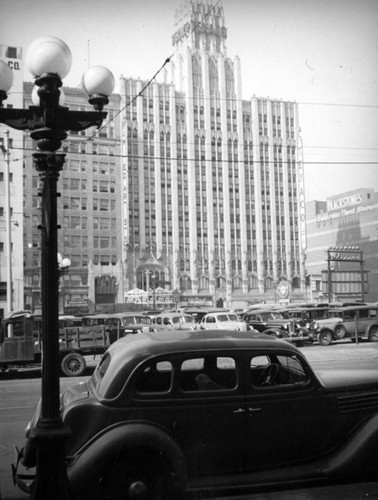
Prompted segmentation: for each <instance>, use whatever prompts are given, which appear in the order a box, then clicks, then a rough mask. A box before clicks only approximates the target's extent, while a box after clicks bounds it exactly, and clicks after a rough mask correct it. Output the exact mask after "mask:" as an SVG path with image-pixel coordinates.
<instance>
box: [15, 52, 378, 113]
mask: <svg viewBox="0 0 378 500" xmlns="http://www.w3.org/2000/svg"><path fill="white" fill-rule="evenodd" d="M177 50H178V48H177V49H176V51H177ZM176 51H175V52H176ZM175 52H173V53H172V55H171V56H170V57H168V58H167V59H166V61H165V62H164V64H163V66H162V67H161V68H160V69H159V70H158V71H157V72H156V73H155V75H154V76H153V77H152V78H151V79H150V80H148V81H147V82H150V83H151V81H153V80H154V78H156V76H157V75H158V74H159V73H160V71H162V69H163V67H164V65H165V64H167V63H168V62H169V60H170V59H172V57H173V55H174V54H175ZM124 80H134V81H138V82H141V81H142V80H140V79H139V78H133V77H124ZM147 87H148V84H147V83H146V85H145V87H143V91H144V90H146V88H147ZM63 88H64V87H63ZM74 90H77V89H74ZM141 92H142V91H141ZM12 94H14V95H16V94H19V95H24V92H16V91H14V92H12V91H10V92H8V96H10V95H12ZM137 97H141V95H140V93H138V94H135V95H134V96H130V101H129V102H128V103H127V105H126V106H125V107H124V108H123V109H122V111H123V110H124V109H125V108H126V107H127V106H129V105H130V104H131V103H132V102H134V100H135V99H136V98H137ZM256 98H257V99H259V100H262V101H271V102H278V103H280V102H282V103H283V104H285V103H294V104H298V105H303V106H333V107H346V108H371V109H378V104H357V103H351V102H349V103H348V102H340V103H337V102H317V101H297V100H295V99H281V98H277V99H272V98H268V97H266V96H257V97H256ZM251 99H252V98H251V97H249V98H238V97H216V98H214V97H204V96H201V97H200V98H199V97H189V96H185V100H186V101H187V100H192V101H198V100H199V101H214V100H216V101H219V102H235V103H238V102H245V101H249V100H251ZM164 100H173V101H175V102H176V97H174V96H173V97H171V96H170V95H168V96H165V97H164ZM118 114H119V113H118V112H117V115H118ZM117 115H114V116H117ZM109 121H111V120H109Z"/></svg>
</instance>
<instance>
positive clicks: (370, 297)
mask: <svg viewBox="0 0 378 500" xmlns="http://www.w3.org/2000/svg"><path fill="white" fill-rule="evenodd" d="M306 217H307V241H308V249H307V260H306V270H307V272H308V274H309V276H310V277H311V289H312V297H313V298H314V299H315V300H319V299H322V298H324V299H325V300H328V297H327V295H326V290H327V287H326V283H324V281H326V280H327V274H328V263H327V254H328V251H329V249H330V248H331V249H338V250H339V253H341V254H342V255H344V252H346V254H345V257H346V259H345V261H343V260H341V261H337V262H332V272H334V273H338V274H339V275H340V286H339V290H340V293H339V295H338V292H337V290H334V293H335V297H332V298H333V299H336V300H340V301H342V300H343V299H346V298H349V299H351V298H352V299H353V298H354V299H358V300H361V299H362V298H363V299H364V300H365V301H369V302H377V301H378V222H377V221H378V193H377V192H375V191H374V190H373V189H370V188H359V189H355V190H353V191H349V192H346V193H340V194H339V195H337V196H332V197H330V198H327V199H326V200H325V201H311V202H308V203H307V204H306ZM357 248H358V250H359V251H360V252H362V256H363V270H364V273H365V274H366V277H365V278H364V281H365V280H366V283H364V284H363V289H362V291H363V294H364V297H362V295H361V293H360V288H361V283H358V285H359V286H358V287H357V288H356V290H355V291H353V281H354V280H353V279H352V275H351V274H350V273H351V272H353V274H356V276H357V278H356V279H357V282H358V281H361V278H359V277H358V276H359V275H361V273H360V267H359V264H358V263H357V262H351V261H350V259H349V258H348V249H357ZM351 253H352V254H353V252H351ZM346 271H348V273H347V272H346ZM341 280H342V281H343V283H341ZM341 285H343V286H341Z"/></svg>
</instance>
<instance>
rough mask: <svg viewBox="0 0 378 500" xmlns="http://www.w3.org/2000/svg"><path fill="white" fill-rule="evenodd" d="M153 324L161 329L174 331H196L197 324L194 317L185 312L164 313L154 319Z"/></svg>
mask: <svg viewBox="0 0 378 500" xmlns="http://www.w3.org/2000/svg"><path fill="white" fill-rule="evenodd" d="M152 324H153V325H156V326H158V327H159V328H162V327H163V328H165V329H167V328H170V329H172V330H195V329H196V326H197V325H196V322H195V319H194V317H193V316H191V315H190V314H185V313H183V312H169V311H167V312H162V313H160V314H157V315H156V316H154V317H153V318H152Z"/></svg>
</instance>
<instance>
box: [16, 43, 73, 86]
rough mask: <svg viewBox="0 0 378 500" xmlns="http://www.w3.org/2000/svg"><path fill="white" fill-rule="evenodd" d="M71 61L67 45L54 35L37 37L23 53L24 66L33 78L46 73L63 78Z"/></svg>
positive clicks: (68, 69)
mask: <svg viewBox="0 0 378 500" xmlns="http://www.w3.org/2000/svg"><path fill="white" fill-rule="evenodd" d="M71 61H72V56H71V51H70V49H69V47H68V46H67V45H66V44H65V43H64V42H63V40H60V38H57V37H55V36H43V37H40V38H37V39H36V40H34V41H33V42H32V43H31V44H30V45H29V47H28V48H27V51H26V55H25V63H26V67H27V68H28V70H29V71H30V73H31V74H32V75H33V76H34V77H35V78H38V77H40V76H42V75H46V74H56V75H58V76H59V77H60V78H64V77H65V76H67V74H68V72H69V71H70V68H71Z"/></svg>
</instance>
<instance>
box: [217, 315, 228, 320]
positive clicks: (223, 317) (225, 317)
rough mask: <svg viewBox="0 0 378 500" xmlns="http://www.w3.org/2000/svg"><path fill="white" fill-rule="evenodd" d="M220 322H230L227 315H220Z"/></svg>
mask: <svg viewBox="0 0 378 500" xmlns="http://www.w3.org/2000/svg"><path fill="white" fill-rule="evenodd" d="M218 321H228V316H227V314H219V315H218Z"/></svg>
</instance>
